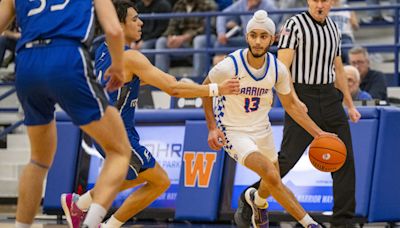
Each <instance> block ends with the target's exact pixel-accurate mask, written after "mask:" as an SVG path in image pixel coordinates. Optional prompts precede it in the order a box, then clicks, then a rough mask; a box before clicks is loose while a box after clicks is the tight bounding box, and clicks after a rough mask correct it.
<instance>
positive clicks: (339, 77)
mask: <svg viewBox="0 0 400 228" xmlns="http://www.w3.org/2000/svg"><path fill="white" fill-rule="evenodd" d="M334 64H335V73H336V81H335V86H336V88H338V89H339V90H340V91H341V92H342V93H343V102H344V104H345V105H346V106H347V111H348V113H349V117H350V120H351V121H353V122H355V123H356V122H357V121H358V120H359V119H360V118H361V114H360V113H359V112H358V110H357V109H356V107H355V106H354V104H353V99H352V98H351V95H350V91H349V86H348V85H347V78H346V75H345V72H344V68H343V63H342V58H341V57H340V56H336V57H335V60H334Z"/></svg>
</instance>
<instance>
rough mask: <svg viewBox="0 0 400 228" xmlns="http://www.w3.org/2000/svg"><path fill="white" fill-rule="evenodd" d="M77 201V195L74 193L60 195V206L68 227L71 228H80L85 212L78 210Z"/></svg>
mask: <svg viewBox="0 0 400 228" xmlns="http://www.w3.org/2000/svg"><path fill="white" fill-rule="evenodd" d="M78 199H79V195H78V194H75V193H66V194H62V195H61V205H62V208H63V210H64V213H65V218H66V219H67V222H68V225H69V227H71V228H80V227H81V224H82V222H83V220H84V219H85V216H86V212H85V211H82V210H81V209H79V208H78V206H77V205H76V202H78Z"/></svg>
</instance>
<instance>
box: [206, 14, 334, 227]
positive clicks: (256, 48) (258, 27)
mask: <svg viewBox="0 0 400 228" xmlns="http://www.w3.org/2000/svg"><path fill="white" fill-rule="evenodd" d="M246 29H247V36H246V41H247V43H248V46H249V48H247V49H240V50H237V51H235V52H233V53H231V54H230V55H228V57H226V58H225V59H224V60H223V61H221V62H220V63H219V64H217V65H216V66H215V67H214V68H212V69H211V71H210V72H209V75H208V77H207V78H206V79H205V81H204V83H203V84H209V83H217V82H222V81H223V80H226V79H227V78H232V77H237V78H238V79H239V80H240V94H239V95H229V96H221V97H218V99H216V100H215V101H214V111H213V101H212V99H210V98H203V102H204V111H205V115H206V120H207V127H208V129H209V134H208V144H209V146H210V147H211V148H212V149H214V150H220V149H221V147H223V148H224V150H225V151H226V152H228V154H229V155H230V156H231V157H232V158H234V159H235V160H236V161H237V162H239V163H240V164H242V165H244V166H245V167H247V168H249V169H251V170H252V171H254V172H256V173H257V174H258V175H259V176H260V177H261V179H262V181H261V184H260V187H259V188H258V189H255V188H250V189H248V190H247V191H246V194H245V197H246V201H247V202H248V203H249V204H250V205H251V207H252V209H253V216H252V223H253V226H254V227H268V214H267V207H268V203H267V201H266V198H267V197H268V196H269V195H270V194H271V195H272V196H273V197H274V198H275V199H276V200H277V201H278V202H279V203H280V204H281V205H282V206H283V207H284V208H285V209H286V210H287V211H288V212H289V213H290V214H291V215H292V216H293V217H294V218H295V219H296V220H297V221H299V222H300V223H301V224H302V225H303V226H304V227H319V225H318V223H316V222H315V221H314V220H313V219H312V218H311V217H310V216H309V215H308V214H307V213H306V212H305V211H304V209H303V208H302V207H301V205H300V204H299V202H298V201H297V200H296V198H295V196H294V195H293V193H292V192H291V191H290V190H289V189H288V188H287V187H286V186H284V185H283V183H282V180H281V178H280V176H279V166H278V156H277V153H276V150H275V146H274V140H273V136H272V130H271V123H270V121H269V119H268V112H269V110H270V109H271V104H272V100H273V99H272V98H273V94H272V88H273V87H274V88H275V90H276V92H277V94H278V96H279V98H280V100H281V102H282V105H283V107H284V108H285V110H286V112H287V113H289V114H290V115H291V117H292V118H293V119H295V120H296V121H297V123H299V124H300V125H301V126H302V127H303V128H304V129H305V130H307V131H308V132H309V133H310V134H311V135H312V136H313V137H318V136H321V135H324V134H330V133H327V132H324V131H322V130H321V129H320V128H319V127H318V126H317V125H316V124H315V123H314V122H313V121H312V120H311V119H310V117H309V116H308V115H307V113H306V110H305V109H304V106H302V103H300V101H299V100H298V98H297V96H296V94H295V92H294V90H293V89H292V88H291V87H292V86H291V83H292V82H291V78H290V75H289V72H288V71H287V69H286V67H285V65H284V64H283V63H281V62H280V61H279V60H278V59H277V58H276V57H275V56H274V55H272V54H271V53H269V52H268V49H269V47H270V46H271V45H272V43H273V42H274V35H275V24H274V22H273V21H272V20H271V19H270V18H269V17H268V14H267V12H265V11H263V10H259V11H257V12H255V14H254V16H253V18H252V19H251V20H250V21H249V23H248V24H247V28H246ZM214 117H215V118H214Z"/></svg>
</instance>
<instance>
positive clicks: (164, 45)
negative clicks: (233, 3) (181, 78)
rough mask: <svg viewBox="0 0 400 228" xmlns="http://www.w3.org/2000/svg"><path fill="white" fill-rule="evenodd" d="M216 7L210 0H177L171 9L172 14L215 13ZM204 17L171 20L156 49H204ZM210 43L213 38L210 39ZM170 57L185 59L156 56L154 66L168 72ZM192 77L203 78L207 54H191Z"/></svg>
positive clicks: (170, 55) (179, 56)
mask: <svg viewBox="0 0 400 228" xmlns="http://www.w3.org/2000/svg"><path fill="white" fill-rule="evenodd" d="M216 9H217V5H216V4H215V2H213V1H211V0H178V1H177V2H176V3H175V6H174V7H173V10H172V11H173V12H174V13H192V12H208V11H215V10H216ZM204 32H205V18H204V17H178V18H177V17H175V18H171V19H170V21H169V24H168V28H167V30H166V31H165V33H164V36H162V37H160V38H158V39H157V42H156V49H157V50H165V49H168V48H190V47H193V48H194V49H200V48H205V47H206V46H207V36H206V35H205V34H204ZM210 39H211V40H210V41H211V43H213V42H214V40H215V37H214V36H212V37H211V38H210ZM171 57H173V58H174V59H182V58H186V57H187V55H184V54H156V58H155V65H156V67H158V68H159V69H161V70H162V71H164V72H168V71H169V67H170V60H171ZM193 68H194V70H193V75H194V76H204V74H205V73H206V72H207V54H206V53H195V54H193Z"/></svg>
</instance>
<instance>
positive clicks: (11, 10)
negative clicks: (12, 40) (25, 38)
mask: <svg viewBox="0 0 400 228" xmlns="http://www.w3.org/2000/svg"><path fill="white" fill-rule="evenodd" d="M14 17H15V7H14V1H13V0H1V1H0V34H2V33H3V31H4V30H5V29H6V28H7V27H8V26H9V25H10V23H11V22H12V20H13V19H14Z"/></svg>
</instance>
